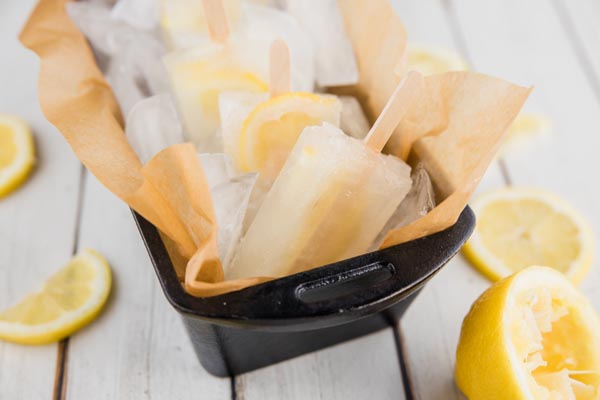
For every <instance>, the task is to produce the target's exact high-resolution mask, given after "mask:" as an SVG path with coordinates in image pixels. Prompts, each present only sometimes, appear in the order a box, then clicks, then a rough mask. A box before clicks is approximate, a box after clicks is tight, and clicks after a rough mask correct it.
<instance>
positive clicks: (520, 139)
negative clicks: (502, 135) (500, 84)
mask: <svg viewBox="0 0 600 400" xmlns="http://www.w3.org/2000/svg"><path fill="white" fill-rule="evenodd" d="M551 125H552V124H551V122H550V120H549V119H548V118H547V117H545V116H543V115H540V114H532V113H527V112H522V113H520V114H519V115H517V118H515V120H514V121H513V123H512V124H511V126H510V128H508V132H507V134H506V141H505V142H504V144H503V145H502V152H503V153H504V152H506V151H511V150H512V149H517V148H519V147H521V146H522V145H524V144H526V143H527V142H529V141H530V140H531V139H533V138H534V137H535V136H538V135H541V134H544V133H545V132H547V131H548V130H549V129H550V127H551Z"/></svg>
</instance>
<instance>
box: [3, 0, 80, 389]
mask: <svg viewBox="0 0 600 400" xmlns="http://www.w3.org/2000/svg"><path fill="white" fill-rule="evenodd" d="M34 3H35V1H34V0H22V1H2V2H0V19H1V23H0V49H2V56H0V59H1V60H2V61H1V62H0V91H1V94H0V113H7V114H13V115H17V116H19V117H21V118H22V119H24V120H25V121H26V122H27V123H28V124H29V125H30V126H31V128H32V130H33V133H34V135H35V142H36V147H37V167H36V169H35V170H34V171H33V173H32V175H31V177H30V179H29V180H28V181H27V182H26V183H25V184H24V185H23V186H22V187H21V188H20V189H18V190H17V191H15V192H13V193H12V194H10V195H8V197H5V198H2V199H0V309H4V308H6V307H8V306H10V305H12V304H14V303H15V302H17V301H18V300H19V299H21V298H23V297H24V296H25V295H26V294H27V293H29V292H30V291H32V290H35V289H37V288H38V287H39V285H40V284H41V282H43V281H44V279H45V278H46V277H48V276H49V275H51V274H52V273H53V272H54V271H56V270H57V269H58V268H60V267H61V266H62V265H63V264H65V263H66V262H67V261H68V260H69V259H70V258H71V254H72V249H73V243H74V235H75V221H76V213H77V197H78V189H79V175H80V164H79V162H78V161H77V160H76V159H75V157H73V155H72V154H71V151H70V149H69V148H68V146H67V144H66V143H65V142H64V140H63V139H62V137H61V136H60V134H59V133H58V132H56V130H55V129H54V127H52V126H51V125H50V124H49V123H48V122H46V120H45V118H44V116H43V115H42V113H41V111H40V108H39V105H38V101H37V73H38V65H39V64H38V60H37V58H36V57H35V55H34V54H32V53H30V52H29V51H28V50H26V49H25V48H23V47H22V46H21V45H20V43H19V42H18V41H17V35H18V33H19V30H20V28H21V25H22V24H23V22H24V21H25V19H26V18H27V15H28V14H29V12H30V10H31V9H32V8H33V5H34ZM56 357H57V346H56V345H48V346H40V347H31V346H18V345H12V344H9V343H4V342H0V398H2V399H10V400H19V399H23V400H36V399H49V398H50V397H51V396H52V388H53V381H54V370H55V364H56Z"/></svg>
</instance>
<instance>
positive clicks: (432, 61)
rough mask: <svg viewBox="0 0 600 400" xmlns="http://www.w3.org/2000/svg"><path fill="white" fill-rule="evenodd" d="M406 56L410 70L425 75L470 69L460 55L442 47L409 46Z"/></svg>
mask: <svg viewBox="0 0 600 400" xmlns="http://www.w3.org/2000/svg"><path fill="white" fill-rule="evenodd" d="M406 54H407V63H408V69H409V70H413V69H414V70H417V71H419V72H421V73H422V74H423V75H431V74H440V73H442V72H448V71H465V70H468V69H469V67H468V66H467V63H466V62H465V60H463V59H462V58H461V57H460V56H459V55H458V54H456V53H454V52H452V51H450V50H446V49H443V48H440V47H434V46H429V45H427V46H425V45H418V44H409V45H408V46H407V48H406Z"/></svg>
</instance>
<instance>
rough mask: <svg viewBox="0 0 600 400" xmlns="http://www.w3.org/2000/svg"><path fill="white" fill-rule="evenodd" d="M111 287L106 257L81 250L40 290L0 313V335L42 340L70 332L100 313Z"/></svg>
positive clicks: (24, 341) (16, 339)
mask: <svg viewBox="0 0 600 400" xmlns="http://www.w3.org/2000/svg"><path fill="white" fill-rule="evenodd" d="M110 287H111V273H110V268H109V266H108V263H107V262H106V260H105V259H104V258H103V257H102V256H101V255H100V254H99V253H97V252H95V251H93V250H84V251H82V252H80V253H79V254H77V255H76V256H75V257H73V259H71V261H70V262H69V263H68V264H67V265H65V266H64V267H63V268H62V269H60V270H59V271H58V272H56V273H55V274H54V275H52V276H51V277H50V278H48V280H47V281H46V282H45V283H44V285H43V287H42V289H41V290H40V291H39V292H36V293H33V294H30V295H28V296H27V297H25V298H24V299H23V300H22V301H21V302H19V303H18V304H16V305H15V306H13V307H10V308H8V309H7V310H4V311H2V312H1V313H0V339H4V340H7V341H10V342H15V343H21V344H45V343H51V342H55V341H58V340H60V339H63V338H65V337H67V336H70V335H71V334H72V333H73V332H75V331H77V330H79V329H81V328H82V327H84V326H85V325H87V324H88V323H90V322H91V321H92V320H93V319H94V318H95V317H96V316H97V315H98V314H99V313H100V311H101V310H102V307H103V306H104V304H105V303H106V300H107V299H108V295H109V293H110Z"/></svg>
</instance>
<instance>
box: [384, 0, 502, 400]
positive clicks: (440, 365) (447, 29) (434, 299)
mask: <svg viewBox="0 0 600 400" xmlns="http://www.w3.org/2000/svg"><path fill="white" fill-rule="evenodd" d="M393 5H394V8H395V10H396V12H397V13H398V14H399V15H400V18H402V21H403V22H404V24H405V25H406V30H407V33H408V42H409V43H419V44H424V45H433V46H438V47H441V48H446V49H450V50H453V51H456V52H458V53H459V54H462V56H463V57H465V58H466V59H467V60H468V59H469V56H468V54H466V52H465V49H463V48H462V47H461V45H462V42H461V38H460V37H459V36H457V32H456V31H455V27H454V26H452V24H451V21H449V20H448V18H447V15H446V13H445V10H444V7H443V6H442V3H441V2H440V1H437V0H430V1H426V2H415V1H410V0H400V1H394V2H393ZM504 184H505V181H504V179H503V176H502V173H501V170H500V168H499V165H498V163H493V164H492V165H491V166H490V169H489V170H488V172H487V173H486V176H485V177H484V178H483V179H482V182H481V184H480V187H479V189H478V192H482V191H486V190H490V189H493V188H497V187H501V186H503V185H504ZM488 285H489V282H488V281H487V280H486V279H485V278H483V277H482V276H481V275H480V274H479V273H478V272H477V271H475V270H474V269H473V268H472V267H471V266H470V265H469V264H468V262H467V261H466V260H465V259H464V258H463V257H462V256H460V255H458V256H456V257H455V258H454V259H453V260H452V261H450V263H449V264H448V265H447V266H446V267H445V268H444V269H443V270H442V271H441V272H440V273H439V274H438V275H437V276H436V277H435V278H434V279H433V280H432V281H431V282H430V283H429V284H428V285H427V286H426V287H425V288H424V290H423V292H422V293H421V294H420V295H419V297H418V298H417V299H416V300H415V302H414V304H413V305H412V306H411V307H410V309H409V310H408V311H407V313H406V315H405V316H404V318H403V319H402V320H401V321H400V326H399V334H400V342H401V345H402V349H403V355H404V358H405V364H406V365H407V370H408V377H409V380H410V385H411V389H412V393H413V397H414V398H415V399H424V400H428V399H459V398H462V397H461V395H460V393H459V391H458V389H457V388H456V386H455V385H454V362H455V349H456V344H457V342H458V337H459V334H460V326H461V322H462V319H463V318H464V316H465V314H466V313H467V311H468V310H469V307H470V305H471V303H472V302H473V301H474V300H475V299H476V298H477V296H479V294H480V293H481V292H482V291H483V290H485V288H486V287H487V286H488Z"/></svg>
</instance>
